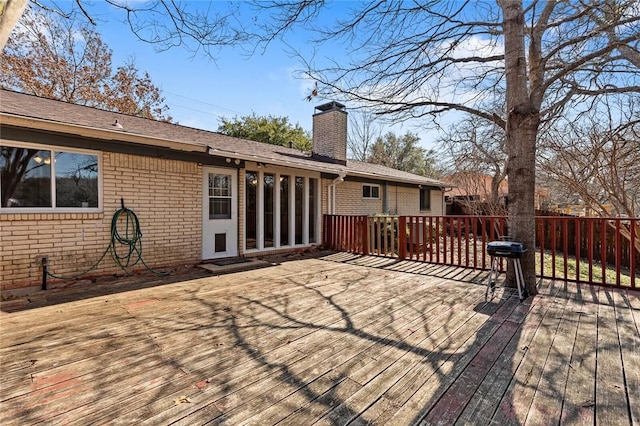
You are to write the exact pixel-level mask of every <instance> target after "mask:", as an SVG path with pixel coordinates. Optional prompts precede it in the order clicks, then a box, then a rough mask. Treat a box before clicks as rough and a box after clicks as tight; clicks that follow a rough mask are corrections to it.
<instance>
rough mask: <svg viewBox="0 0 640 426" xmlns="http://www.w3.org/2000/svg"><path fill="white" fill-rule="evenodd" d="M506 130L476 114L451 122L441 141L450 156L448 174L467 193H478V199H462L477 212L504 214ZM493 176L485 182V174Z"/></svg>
mask: <svg viewBox="0 0 640 426" xmlns="http://www.w3.org/2000/svg"><path fill="white" fill-rule="evenodd" d="M505 142H506V141H505V138H504V132H503V131H502V130H500V129H498V128H497V127H496V126H495V125H493V123H491V122H489V121H487V120H485V119H483V118H481V117H478V116H474V115H466V116H465V118H464V119H463V120H461V121H459V122H457V123H455V124H454V125H452V126H451V127H450V128H449V130H448V131H447V133H446V134H445V135H444V136H442V137H441V138H440V139H439V141H438V143H439V146H440V148H441V149H442V151H443V152H444V153H445V157H446V158H449V159H450V161H449V164H448V169H449V175H450V176H452V177H453V180H447V181H448V182H451V183H453V184H455V185H456V186H457V187H458V188H460V189H461V190H462V191H463V192H466V193H467V194H468V195H479V196H480V198H481V199H482V200H481V201H482V203H481V204H478V201H479V200H476V199H466V200H461V202H462V203H463V204H464V205H465V207H466V208H467V210H468V211H470V212H473V213H474V214H491V215H499V214H504V202H503V200H502V196H503V195H504V194H503V188H504V186H505V185H504V183H505V179H506V177H507V154H506V152H505ZM485 176H488V177H489V179H490V182H489V185H486V182H485V179H484V177H485Z"/></svg>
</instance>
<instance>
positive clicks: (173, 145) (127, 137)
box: [0, 112, 207, 152]
mask: <svg viewBox="0 0 640 426" xmlns="http://www.w3.org/2000/svg"><path fill="white" fill-rule="evenodd" d="M0 117H1V118H2V124H3V125H7V126H15V127H21V128H26V129H33V130H40V131H45V132H54V133H63V134H64V133H66V134H72V135H75V136H82V137H87V138H93V139H99V140H105V141H122V142H130V143H136V144H141V145H149V146H156V147H163V148H169V149H174V150H178V151H187V152H207V146H206V145H201V144H193V143H185V142H181V141H175V140H167V139H162V138H156V137H153V136H144V135H140V134H135V133H128V132H126V131H123V130H110V129H100V128H97V127H90V126H81V125H77V124H69V123H62V122H57V121H51V120H43V119H40V118H33V117H25V116H21V115H15V114H10V113H6V112H1V113H0Z"/></svg>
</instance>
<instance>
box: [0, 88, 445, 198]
mask: <svg viewBox="0 0 640 426" xmlns="http://www.w3.org/2000/svg"><path fill="white" fill-rule="evenodd" d="M0 112H1V113H2V115H11V116H18V117H23V118H31V119H36V120H43V121H46V122H51V123H59V124H63V125H67V126H69V128H68V133H69V134H73V133H74V127H78V126H79V127H83V128H89V129H95V130H102V131H104V132H105V133H107V132H108V133H111V138H113V137H114V131H116V132H120V133H122V134H123V135H135V136H140V137H144V138H155V139H158V140H161V141H167V142H174V143H178V144H180V145H182V146H183V149H187V150H193V151H200V152H207V151H208V152H209V153H210V154H211V155H216V156H220V157H233V158H240V159H243V160H247V161H255V162H264V163H269V164H275V165H280V166H287V167H296V168H301V169H307V170H315V171H321V172H326V173H333V174H345V175H355V176H360V177H367V178H373V179H381V180H389V181H397V182H407V183H416V184H423V185H432V186H438V187H446V186H449V185H448V184H446V183H444V182H440V181H437V180H434V179H429V178H425V177H423V176H419V175H414V174H412V173H407V172H403V171H400V170H396V169H392V168H389V167H385V166H381V165H377V164H370V163H364V162H361V161H355V160H347V165H346V166H343V165H340V164H334V163H327V162H323V161H320V160H318V159H315V158H312V157H311V155H310V153H306V152H301V151H299V150H297V149H294V148H288V147H285V146H280V145H271V144H267V143H262V142H256V141H251V140H246V139H240V138H234V137H231V136H227V135H223V134H221V133H216V132H211V131H207V130H201V129H195V128H192V127H187V126H182V125H179V124H173V123H166V122H161V121H155V120H150V119H146V118H140V117H135V116H130V115H126V114H120V113H117V112H112V111H105V110H101V109H98V108H92V107H86V106H82V105H75V104H71V103H67V102H61V101H57V100H51V99H45V98H41V97H37V96H33V95H27V94H23V93H18V92H12V91H8V90H0ZM116 120H117V122H118V123H119V124H120V125H122V129H121V130H118V129H116V127H115V126H114V123H115V122H116ZM34 126H36V124H35V123H34ZM115 137H117V134H116V135H115ZM122 139H123V140H125V141H126V139H127V138H126V137H124V136H123V137H122Z"/></svg>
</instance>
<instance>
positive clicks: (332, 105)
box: [316, 101, 345, 112]
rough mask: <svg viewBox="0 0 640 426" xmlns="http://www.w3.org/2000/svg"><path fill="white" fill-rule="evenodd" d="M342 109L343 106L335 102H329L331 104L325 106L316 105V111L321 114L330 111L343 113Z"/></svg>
mask: <svg viewBox="0 0 640 426" xmlns="http://www.w3.org/2000/svg"><path fill="white" fill-rule="evenodd" d="M344 108H345V106H344V105H343V104H341V103H340V102H336V101H331V102H328V103H326V104H322V105H318V106H317V107H316V109H317V110H319V111H321V112H325V111H332V110H338V111H343V110H344Z"/></svg>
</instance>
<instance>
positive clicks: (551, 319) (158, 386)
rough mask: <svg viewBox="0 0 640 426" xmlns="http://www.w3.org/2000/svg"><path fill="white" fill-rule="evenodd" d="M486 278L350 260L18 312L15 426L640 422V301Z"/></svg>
mask: <svg viewBox="0 0 640 426" xmlns="http://www.w3.org/2000/svg"><path fill="white" fill-rule="evenodd" d="M201 275H206V274H205V273H204V272H202V273H201ZM485 275H486V274H485V273H478V272H477V271H472V270H465V269H459V268H458V269H454V268H447V267H443V266H434V265H426V264H422V263H415V262H408V261H407V262H397V263H394V262H392V261H391V260H390V259H380V258H375V257H364V258H361V257H356V256H353V255H349V254H344V253H338V254H328V255H325V256H323V257H319V258H307V259H298V260H286V261H282V262H280V263H278V264H274V265H273V266H270V267H267V268H263V269H258V270H253V271H246V272H238V273H233V274H228V275H220V276H202V277H200V278H195V279H190V280H184V281H178V282H174V283H169V284H162V285H153V286H152V285H150V284H148V283H147V284H143V285H140V283H139V282H138V283H137V284H131V285H123V284H117V283H115V284H113V283H112V284H108V285H107V284H105V285H103V286H102V287H100V286H95V289H94V290H92V291H93V292H94V293H95V294H96V295H95V296H94V297H87V296H86V295H85V296H82V297H73V295H74V294H76V296H77V295H78V294H77V292H76V293H73V291H72V290H63V291H53V292H51V293H50V294H48V295H46V303H43V302H42V301H43V300H44V299H43V297H44V296H43V295H40V299H38V298H37V297H36V298H34V305H37V303H36V302H37V301H38V300H40V303H41V304H43V305H45V306H41V307H37V308H33V309H25V310H22V311H18V312H6V311H8V310H10V309H9V308H10V307H11V306H14V307H15V306H17V305H16V304H15V303H14V304H13V305H12V304H5V305H4V311H5V312H2V313H0V320H1V322H0V327H1V336H2V337H1V344H0V363H1V364H0V365H1V368H2V370H1V386H2V388H1V398H0V399H1V400H2V401H1V402H0V424H4V425H26V424H36V423H43V424H64V425H87V424H105V423H107V424H136V425H139V424H154V425H157V424H172V423H173V424H180V425H196V424H226V425H238V424H252V425H272V424H279V425H311V424H321V425H343V424H356V425H357V424H379V425H410V424H429V425H432V424H433V425H435V424H442V425H451V424H461V425H466V424H472V425H476V424H477V425H487V424H496V425H519V424H527V425H534V424H535V425H551V424H588V425H593V424H602V425H629V424H634V425H639V424H640V333H639V329H640V294H639V293H638V292H634V291H625V290H612V289H605V288H599V287H591V286H586V285H579V286H577V285H575V284H569V285H565V284H564V283H558V282H555V283H554V282H548V281H546V282H543V283H541V294H540V295H539V296H536V297H534V298H529V299H527V300H526V301H525V302H524V303H522V304H521V303H519V301H518V298H517V295H515V294H514V292H513V291H511V290H503V289H499V290H498V291H497V292H496V296H495V298H494V299H493V301H491V302H490V303H485V302H484V287H483V286H481V285H479V284H477V282H479V281H480V280H481V279H482V278H484V276H485ZM160 282H161V280H158V281H157V282H156V284H157V283H160ZM109 285H111V286H112V291H109V287H108V286H109ZM105 286H106V287H105ZM96 289H101V291H102V293H100V291H98V290H96ZM105 289H106V290H105ZM96 292H97V293H96ZM91 294H93V293H91ZM100 294H101V295H100ZM83 297H84V299H83ZM74 299H78V300H74ZM62 302H64V303H62Z"/></svg>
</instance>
